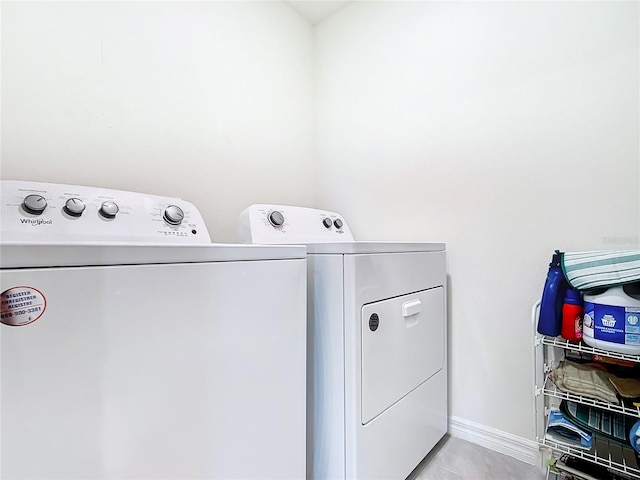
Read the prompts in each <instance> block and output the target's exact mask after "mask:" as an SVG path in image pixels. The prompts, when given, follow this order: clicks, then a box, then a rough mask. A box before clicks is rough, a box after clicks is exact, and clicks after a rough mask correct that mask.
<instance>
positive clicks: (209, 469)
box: [0, 181, 306, 480]
mask: <svg viewBox="0 0 640 480" xmlns="http://www.w3.org/2000/svg"><path fill="white" fill-rule="evenodd" d="M1 188H2V192H1V193H2V201H1V204H0V218H1V222H2V223H1V226H2V230H1V233H2V237H1V243H0V253H1V260H0V267H1V271H0V273H1V283H0V286H1V288H0V292H2V293H1V306H2V313H1V321H2V324H0V361H1V382H0V387H1V391H0V401H1V409H0V435H1V436H0V439H1V444H0V477H2V478H23V479H26V478H29V479H52V478H60V479H62V478H63V479H89V478H91V479H185V478H194V479H195V478H202V479H204V478H206V479H275V478H278V479H285V478H286V479H296V480H297V479H299V478H301V477H303V476H304V474H305V462H306V461H305V455H306V453H305V447H304V443H305V435H306V433H305V418H306V413H305V403H306V400H305V396H306V257H305V249H304V247H300V246H293V247H275V248H274V247H273V246H272V247H268V246H265V247H259V246H253V245H224V244H211V243H210V237H209V234H208V232H207V228H206V226H205V224H204V222H203V220H202V217H201V215H200V213H199V212H198V209H197V208H196V207H195V206H193V205H192V204H190V203H188V202H185V201H183V200H180V199H175V198H167V197H159V196H153V195H145V194H139V193H132V192H124V191H117V190H107V189H101V188H90V187H81V186H71V185H58V184H46V183H34V182H21V181H2V183H1Z"/></svg>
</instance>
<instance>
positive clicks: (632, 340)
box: [582, 283, 640, 355]
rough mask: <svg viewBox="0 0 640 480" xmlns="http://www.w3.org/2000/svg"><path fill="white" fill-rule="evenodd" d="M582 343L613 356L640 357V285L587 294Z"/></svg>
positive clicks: (621, 286) (620, 286) (623, 286)
mask: <svg viewBox="0 0 640 480" xmlns="http://www.w3.org/2000/svg"><path fill="white" fill-rule="evenodd" d="M582 340H584V342H585V343H586V344H587V345H590V346H592V347H595V348H601V349H603V350H608V351H610V352H617V353H623V354H627V355H640V283H633V284H628V285H619V286H616V287H611V288H608V289H606V290H604V291H603V290H598V291H592V292H585V294H584V317H583V322H582Z"/></svg>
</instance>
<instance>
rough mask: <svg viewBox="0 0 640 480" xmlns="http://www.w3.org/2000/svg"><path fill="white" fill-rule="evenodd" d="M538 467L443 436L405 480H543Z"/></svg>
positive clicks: (543, 476)
mask: <svg viewBox="0 0 640 480" xmlns="http://www.w3.org/2000/svg"><path fill="white" fill-rule="evenodd" d="M544 478H545V475H544V474H543V472H541V471H540V470H539V469H538V468H537V467H534V466H532V465H528V464H526V463H524V462H521V461H519V460H516V459H515V458H512V457H509V456H507V455H503V454H501V453H498V452H494V451H493V450H488V449H486V448H484V447H481V446H479V445H475V444H473V443H470V442H467V441H465V440H460V439H459V438H454V437H450V436H449V435H447V436H445V437H444V438H443V439H442V440H441V441H440V443H438V445H436V447H435V448H434V449H433V450H432V451H431V453H429V455H427V457H426V458H425V459H424V460H423V461H422V462H421V463H420V465H418V466H417V467H416V469H415V470H414V471H413V472H412V473H411V475H409V478H408V479H407V480H543V479H544Z"/></svg>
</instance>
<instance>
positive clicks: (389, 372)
mask: <svg viewBox="0 0 640 480" xmlns="http://www.w3.org/2000/svg"><path fill="white" fill-rule="evenodd" d="M361 325H362V327H361V328H362V364H361V368H362V370H361V373H362V377H361V380H362V397H361V398H362V424H363V425H364V424H366V423H368V422H370V421H371V420H373V419H374V418H375V417H376V416H377V415H379V414H381V413H382V412H383V411H384V410H386V409H388V408H389V407H391V406H392V405H393V404H394V403H396V402H398V401H399V400H401V399H402V398H403V397H404V396H406V395H407V394H409V393H410V392H411V391H412V390H414V389H415V388H416V387H418V386H419V385H420V384H422V383H423V382H425V381H426V380H427V379H429V378H430V377H431V376H432V375H434V374H435V373H436V372H438V371H439V370H440V369H442V367H443V365H444V350H445V348H444V347H445V345H444V342H445V336H444V328H445V318H444V289H443V287H436V288H431V289H428V290H423V291H421V292H416V293H411V294H408V295H403V296H401V297H396V298H391V299H388V300H382V301H380V302H376V303H371V304H368V305H364V306H363V307H362V321H361Z"/></svg>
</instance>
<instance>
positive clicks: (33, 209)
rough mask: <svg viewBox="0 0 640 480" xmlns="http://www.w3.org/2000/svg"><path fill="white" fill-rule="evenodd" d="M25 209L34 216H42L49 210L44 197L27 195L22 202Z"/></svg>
mask: <svg viewBox="0 0 640 480" xmlns="http://www.w3.org/2000/svg"><path fill="white" fill-rule="evenodd" d="M22 206H23V207H24V209H25V210H26V211H27V212H29V213H32V214H34V215H40V214H41V213H42V212H44V209H45V208H47V200H46V199H45V198H44V197H43V196H42V195H37V194H33V195H27V196H26V197H24V200H23V201H22Z"/></svg>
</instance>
